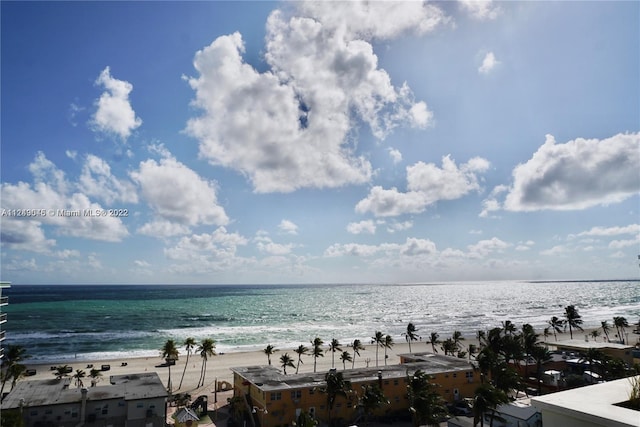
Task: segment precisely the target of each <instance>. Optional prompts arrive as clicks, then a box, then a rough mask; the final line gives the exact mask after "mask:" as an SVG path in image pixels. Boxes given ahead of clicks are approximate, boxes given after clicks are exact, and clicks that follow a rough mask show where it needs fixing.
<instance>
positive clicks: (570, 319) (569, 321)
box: [564, 305, 584, 339]
mask: <svg viewBox="0 0 640 427" xmlns="http://www.w3.org/2000/svg"><path fill="white" fill-rule="evenodd" d="M564 317H565V322H566V323H565V327H566V326H567V325H568V326H569V336H570V337H571V339H573V328H576V329H580V330H581V331H583V330H584V329H582V326H580V325H582V316H580V315H579V314H578V309H577V308H576V307H575V306H574V305H568V306H566V307H565V308H564Z"/></svg>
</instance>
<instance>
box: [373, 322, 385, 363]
mask: <svg viewBox="0 0 640 427" xmlns="http://www.w3.org/2000/svg"><path fill="white" fill-rule="evenodd" d="M371 339H372V340H373V342H374V343H375V344H376V366H378V349H379V348H380V347H382V346H383V345H384V335H382V332H380V331H376V334H375V335H374V336H372V337H371Z"/></svg>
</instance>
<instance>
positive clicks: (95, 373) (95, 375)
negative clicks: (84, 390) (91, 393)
mask: <svg viewBox="0 0 640 427" xmlns="http://www.w3.org/2000/svg"><path fill="white" fill-rule="evenodd" d="M100 377H102V372H100V370H98V369H95V368H93V369H91V370H90V371H89V378H91V387H95V386H96V384H97V383H98V381H100Z"/></svg>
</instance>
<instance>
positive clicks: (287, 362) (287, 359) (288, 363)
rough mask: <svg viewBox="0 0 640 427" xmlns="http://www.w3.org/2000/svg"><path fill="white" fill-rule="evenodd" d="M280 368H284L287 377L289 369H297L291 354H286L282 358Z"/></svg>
mask: <svg viewBox="0 0 640 427" xmlns="http://www.w3.org/2000/svg"><path fill="white" fill-rule="evenodd" d="M280 366H282V370H283V372H284V374H285V375H287V367H289V368H295V367H296V365H294V364H293V359H292V358H291V356H289V353H285V354H283V355H282V356H280Z"/></svg>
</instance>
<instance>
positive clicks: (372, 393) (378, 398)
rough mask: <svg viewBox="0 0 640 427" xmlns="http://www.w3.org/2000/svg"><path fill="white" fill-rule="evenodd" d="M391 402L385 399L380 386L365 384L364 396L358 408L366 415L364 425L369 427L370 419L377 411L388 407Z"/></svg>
mask: <svg viewBox="0 0 640 427" xmlns="http://www.w3.org/2000/svg"><path fill="white" fill-rule="evenodd" d="M388 404H389V400H388V399H387V398H386V397H385V395H384V394H383V393H382V390H381V389H380V386H379V385H378V384H375V383H374V384H365V385H363V386H362V395H361V396H360V399H359V400H358V407H359V408H360V409H361V410H362V412H363V415H364V425H365V426H367V425H369V419H370V418H371V417H372V416H373V414H374V413H375V411H376V410H377V409H379V408H381V407H382V406H384V405H388Z"/></svg>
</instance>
